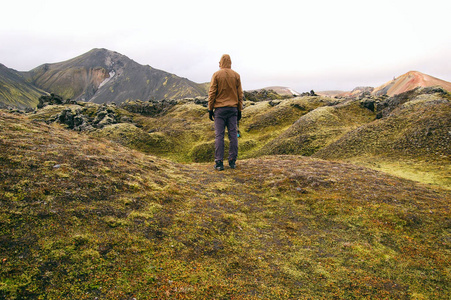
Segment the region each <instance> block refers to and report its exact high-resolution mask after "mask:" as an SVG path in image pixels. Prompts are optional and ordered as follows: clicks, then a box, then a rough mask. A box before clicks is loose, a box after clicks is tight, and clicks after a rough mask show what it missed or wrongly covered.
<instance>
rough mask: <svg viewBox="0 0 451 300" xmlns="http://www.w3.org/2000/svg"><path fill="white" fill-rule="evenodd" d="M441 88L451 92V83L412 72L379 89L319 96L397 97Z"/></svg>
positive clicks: (364, 89)
mask: <svg viewBox="0 0 451 300" xmlns="http://www.w3.org/2000/svg"><path fill="white" fill-rule="evenodd" d="M432 86H440V87H442V88H443V89H444V90H446V91H448V92H451V82H448V81H445V80H442V79H439V78H435V77H432V76H430V75H427V74H423V73H421V72H418V71H410V72H407V73H406V74H403V75H401V76H399V77H397V78H394V79H393V80H390V81H388V82H387V83H385V84H383V85H381V86H379V87H376V88H374V87H367V86H364V87H356V88H354V89H353V90H352V91H321V92H317V94H318V95H321V96H328V97H337V98H356V97H360V96H361V95H362V94H368V93H371V95H374V96H383V95H386V96H390V97H391V96H395V95H398V94H401V93H404V92H407V91H411V90H413V89H415V88H418V87H432Z"/></svg>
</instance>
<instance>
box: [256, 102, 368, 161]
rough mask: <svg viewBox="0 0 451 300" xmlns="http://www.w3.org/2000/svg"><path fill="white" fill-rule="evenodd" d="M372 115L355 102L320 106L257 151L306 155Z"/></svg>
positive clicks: (362, 122)
mask: <svg viewBox="0 0 451 300" xmlns="http://www.w3.org/2000/svg"><path fill="white" fill-rule="evenodd" d="M374 118H375V114H374V113H373V112H371V111H370V110H368V109H366V108H363V107H361V106H360V103H359V102H358V101H348V102H345V103H342V104H340V105H335V106H323V107H319V108H317V109H315V110H313V111H311V112H309V113H308V114H306V115H304V116H302V117H301V118H299V119H298V120H297V121H296V123H294V124H293V125H292V126H291V127H290V128H289V129H287V130H286V131H285V132H283V133H282V134H281V135H280V136H278V137H277V138H275V139H274V140H272V141H270V142H269V143H267V144H266V145H265V146H264V147H263V148H262V149H261V150H260V151H259V153H260V154H263V155H268V154H299V155H307V156H309V155H312V154H313V153H315V152H317V151H318V150H320V149H321V148H323V147H325V146H326V145H328V144H330V143H332V142H333V141H335V140H336V139H338V138H339V137H340V136H342V135H343V134H345V133H346V132H349V131H352V130H354V129H356V128H357V127H359V126H360V125H362V124H365V123H369V122H371V121H372V120H374Z"/></svg>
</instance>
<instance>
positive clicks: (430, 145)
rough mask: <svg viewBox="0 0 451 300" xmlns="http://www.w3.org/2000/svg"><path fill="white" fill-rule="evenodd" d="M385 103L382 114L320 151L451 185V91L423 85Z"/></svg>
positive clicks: (318, 154) (329, 156) (326, 156)
mask: <svg viewBox="0 0 451 300" xmlns="http://www.w3.org/2000/svg"><path fill="white" fill-rule="evenodd" d="M380 106H381V107H383V109H382V111H381V115H382V116H383V117H382V118H381V119H378V120H375V121H373V122H371V123H368V124H364V125H362V126H361V127H359V128H357V129H356V130H354V131H350V132H348V133H347V134H345V135H344V136H342V137H341V138H339V139H337V140H336V141H334V142H333V143H331V144H330V145H328V146H326V147H324V148H322V149H320V150H319V151H318V152H316V153H315V154H314V156H315V157H319V158H323V159H341V160H347V161H351V162H354V163H356V162H364V164H365V165H373V166H377V165H379V166H382V168H383V169H390V168H391V169H392V170H393V171H394V172H395V174H398V175H401V174H402V173H403V174H402V175H403V176H406V177H407V178H411V179H415V180H422V181H425V182H430V183H433V182H435V183H439V184H441V185H443V186H447V187H449V188H451V176H450V174H451V96H450V94H447V93H446V92H444V91H443V90H442V89H435V88H424V89H422V88H419V89H416V90H412V91H409V92H406V93H403V94H400V95H398V96H396V97H392V98H388V99H386V100H385V102H384V103H382V104H381V105H380ZM396 169H404V172H402V173H401V172H399V170H396ZM397 172H399V173H397ZM430 172H432V173H436V174H441V176H439V177H442V178H441V179H438V178H437V179H436V178H434V177H435V175H433V174H429V173H430ZM415 173H416V174H415ZM429 176H432V177H431V178H427V177H429ZM421 177H423V178H421Z"/></svg>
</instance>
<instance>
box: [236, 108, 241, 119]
mask: <svg viewBox="0 0 451 300" xmlns="http://www.w3.org/2000/svg"><path fill="white" fill-rule="evenodd" d="M236 119H237V120H238V121H239V120H241V111H240V110H239V111H238V116H237V118H236Z"/></svg>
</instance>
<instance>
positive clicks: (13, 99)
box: [0, 64, 46, 108]
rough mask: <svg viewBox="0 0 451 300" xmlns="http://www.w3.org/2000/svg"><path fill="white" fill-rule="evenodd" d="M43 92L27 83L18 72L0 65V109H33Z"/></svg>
mask: <svg viewBox="0 0 451 300" xmlns="http://www.w3.org/2000/svg"><path fill="white" fill-rule="evenodd" d="M44 94H46V93H45V92H44V91H43V90H41V89H39V88H37V87H35V86H34V85H32V84H30V83H29V82H27V80H26V78H25V77H24V76H23V75H22V74H21V73H19V72H17V71H15V70H13V69H9V68H7V67H6V66H4V65H2V64H0V107H1V106H6V107H17V108H27V107H35V106H36V105H37V104H38V99H39V97H40V96H42V95H44Z"/></svg>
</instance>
